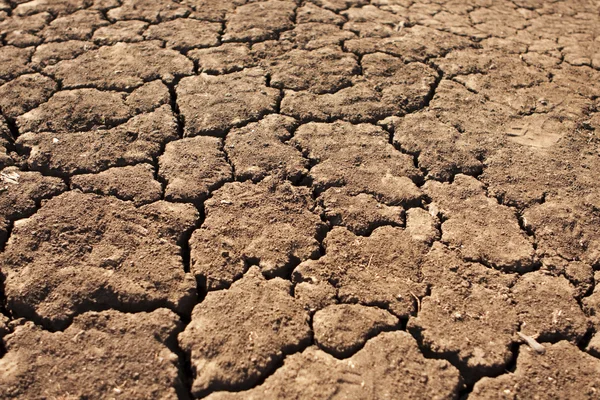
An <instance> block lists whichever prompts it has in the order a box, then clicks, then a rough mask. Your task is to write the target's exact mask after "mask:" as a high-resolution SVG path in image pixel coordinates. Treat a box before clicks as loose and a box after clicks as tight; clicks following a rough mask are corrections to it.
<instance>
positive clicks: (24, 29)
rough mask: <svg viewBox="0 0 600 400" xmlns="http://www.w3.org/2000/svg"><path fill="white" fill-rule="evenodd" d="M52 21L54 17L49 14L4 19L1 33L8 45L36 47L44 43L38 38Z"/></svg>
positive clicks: (0, 24)
mask: <svg viewBox="0 0 600 400" xmlns="http://www.w3.org/2000/svg"><path fill="white" fill-rule="evenodd" d="M9 9H10V7H9ZM0 19H2V18H0ZM51 20H52V15H50V14H48V13H39V14H35V15H30V16H24V17H20V16H12V18H4V19H3V20H2V21H0V32H2V33H3V35H4V42H5V44H7V45H11V46H16V47H28V46H35V45H39V44H40V43H41V42H42V39H41V38H40V37H39V36H38V33H39V31H40V30H42V29H43V28H44V27H45V26H46V25H47V24H48V22H50V21H51Z"/></svg>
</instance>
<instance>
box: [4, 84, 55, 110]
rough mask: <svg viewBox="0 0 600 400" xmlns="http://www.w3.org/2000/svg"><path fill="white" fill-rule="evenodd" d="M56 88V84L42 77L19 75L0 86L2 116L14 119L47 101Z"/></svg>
mask: <svg viewBox="0 0 600 400" xmlns="http://www.w3.org/2000/svg"><path fill="white" fill-rule="evenodd" d="M57 88H58V85H57V84H56V82H54V81H53V80H52V79H50V78H48V77H46V76H44V75H41V74H27V75H21V76H19V77H18V78H16V79H13V80H12V81H9V82H7V83H5V84H4V85H2V86H0V109H1V110H2V114H3V115H4V116H6V117H9V118H16V117H17V116H19V115H21V114H23V113H25V112H27V111H29V110H31V109H32V108H35V107H37V106H38V105H40V104H41V103H43V102H45V101H46V100H48V99H49V98H50V96H52V94H53V93H54V92H55V91H56V89H57Z"/></svg>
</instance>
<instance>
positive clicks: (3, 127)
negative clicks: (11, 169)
mask: <svg viewBox="0 0 600 400" xmlns="http://www.w3.org/2000/svg"><path fill="white" fill-rule="evenodd" d="M13 143H14V139H13V137H12V134H11V133H10V129H9V128H8V125H7V123H6V121H5V119H4V117H0V169H2V168H5V167H8V166H11V165H13V164H14V160H13V159H12V158H11V157H10V156H9V149H10V148H12V146H13Z"/></svg>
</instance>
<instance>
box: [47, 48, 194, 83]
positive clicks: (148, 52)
mask: <svg viewBox="0 0 600 400" xmlns="http://www.w3.org/2000/svg"><path fill="white" fill-rule="evenodd" d="M193 68H194V66H193V63H192V61H190V60H189V59H187V58H186V57H184V56H182V55H181V54H179V53H178V52H177V51H175V50H170V49H163V48H161V47H159V46H158V44H157V42H155V41H149V42H143V43H117V44H115V45H112V46H105V47H100V48H99V49H98V50H92V51H88V52H86V53H83V54H82V55H80V56H79V57H77V58H75V59H73V60H65V61H61V62H59V63H58V64H56V65H54V66H51V67H47V68H46V72H48V73H50V74H51V75H54V76H56V77H57V78H58V79H60V80H61V81H62V84H63V88H65V89H72V88H77V87H84V86H86V87H96V88H98V89H116V90H127V89H131V88H135V87H138V86H141V85H142V84H144V82H147V81H150V80H153V79H163V80H166V81H170V80H173V78H174V76H175V75H179V76H180V75H191V74H192V72H193Z"/></svg>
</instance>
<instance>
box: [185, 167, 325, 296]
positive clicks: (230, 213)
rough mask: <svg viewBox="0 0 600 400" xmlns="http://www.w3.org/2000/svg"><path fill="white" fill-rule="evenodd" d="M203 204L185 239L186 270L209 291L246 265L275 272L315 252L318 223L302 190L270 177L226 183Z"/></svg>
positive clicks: (286, 269) (228, 281)
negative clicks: (188, 252)
mask: <svg viewBox="0 0 600 400" xmlns="http://www.w3.org/2000/svg"><path fill="white" fill-rule="evenodd" d="M204 207H205V212H206V219H205V221H204V223H203V224H202V227H201V228H200V229H198V230H196V231H195V232H194V233H193V235H192V238H191V240H190V248H191V260H192V265H191V269H192V271H193V273H194V274H196V276H198V277H203V278H205V279H206V284H207V287H208V289H209V290H214V289H220V288H223V287H226V286H228V285H229V284H231V282H233V281H234V280H235V279H237V278H239V277H240V276H242V274H243V273H244V271H245V270H246V269H247V265H248V264H250V265H253V264H254V265H258V266H259V267H260V268H261V270H262V271H263V273H264V274H265V275H267V276H277V275H282V274H286V273H289V270H290V268H292V267H293V265H294V264H295V263H298V262H300V261H303V260H306V259H309V258H314V257H316V256H317V255H318V254H319V243H318V241H317V239H316V237H317V235H318V234H319V233H320V232H321V230H322V229H323V225H322V223H321V220H320V218H319V217H318V216H317V215H315V214H313V213H311V211H310V210H311V209H313V207H314V204H313V201H312V199H311V197H310V193H309V190H308V189H307V188H303V187H294V186H292V185H291V184H289V183H288V182H279V181H277V180H276V179H274V178H266V179H264V180H262V181H261V182H259V183H258V184H253V183H252V182H250V181H246V182H243V183H239V182H236V183H226V184H225V185H224V186H223V187H222V188H221V189H219V190H217V191H215V192H214V193H213V196H212V197H211V198H210V199H209V200H207V201H206V202H205V203H204Z"/></svg>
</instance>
